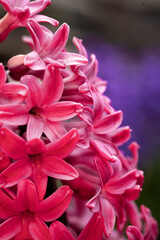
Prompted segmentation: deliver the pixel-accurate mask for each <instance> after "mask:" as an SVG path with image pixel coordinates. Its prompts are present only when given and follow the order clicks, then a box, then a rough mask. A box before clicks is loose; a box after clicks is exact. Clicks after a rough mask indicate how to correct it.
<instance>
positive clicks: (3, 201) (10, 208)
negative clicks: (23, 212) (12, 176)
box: [0, 189, 17, 219]
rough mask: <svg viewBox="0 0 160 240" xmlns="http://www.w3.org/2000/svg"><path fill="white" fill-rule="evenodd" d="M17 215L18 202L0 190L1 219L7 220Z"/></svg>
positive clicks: (3, 190)
mask: <svg viewBox="0 0 160 240" xmlns="http://www.w3.org/2000/svg"><path fill="white" fill-rule="evenodd" d="M15 215H17V209H16V201H15V199H14V198H13V197H12V196H10V195H9V194H8V192H7V191H5V189H0V218H2V219H7V218H10V217H12V216H15Z"/></svg>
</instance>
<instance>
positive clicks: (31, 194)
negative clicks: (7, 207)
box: [17, 179, 39, 212]
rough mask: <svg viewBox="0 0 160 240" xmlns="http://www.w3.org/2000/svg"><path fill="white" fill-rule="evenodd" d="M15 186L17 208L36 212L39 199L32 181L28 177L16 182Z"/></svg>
mask: <svg viewBox="0 0 160 240" xmlns="http://www.w3.org/2000/svg"><path fill="white" fill-rule="evenodd" d="M17 188H18V191H17V206H18V208H19V210H20V211H26V210H30V211H31V212H36V211H37V208H38V203H39V199H38V195H37V191H36V187H35V185H34V184H33V182H31V181H30V180H29V179H23V180H21V181H20V182H19V183H18V186H17Z"/></svg>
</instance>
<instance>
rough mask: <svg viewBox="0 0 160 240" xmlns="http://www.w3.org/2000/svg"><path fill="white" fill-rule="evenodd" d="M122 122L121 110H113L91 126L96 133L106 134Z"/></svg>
mask: <svg viewBox="0 0 160 240" xmlns="http://www.w3.org/2000/svg"><path fill="white" fill-rule="evenodd" d="M121 122H122V112H121V111H118V112H114V113H111V114H109V115H108V116H107V117H105V118H102V119H100V120H97V121H96V122H95V123H94V124H93V126H94V129H95V133H96V134H106V133H108V132H110V131H112V130H114V129H116V128H117V127H119V126H120V124H121Z"/></svg>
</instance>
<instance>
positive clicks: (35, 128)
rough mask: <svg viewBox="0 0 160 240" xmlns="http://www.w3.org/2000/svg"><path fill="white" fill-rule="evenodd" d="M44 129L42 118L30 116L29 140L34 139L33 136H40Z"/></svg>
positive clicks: (28, 125)
mask: <svg viewBox="0 0 160 240" xmlns="http://www.w3.org/2000/svg"><path fill="white" fill-rule="evenodd" d="M43 131H44V122H43V120H42V119H41V118H38V117H36V116H35V117H34V116H32V115H30V116H29V121H28V124H27V140H28V141H29V140H32V139H33V138H40V137H41V136H42V133H43Z"/></svg>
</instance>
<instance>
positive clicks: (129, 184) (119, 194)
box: [87, 158, 143, 237]
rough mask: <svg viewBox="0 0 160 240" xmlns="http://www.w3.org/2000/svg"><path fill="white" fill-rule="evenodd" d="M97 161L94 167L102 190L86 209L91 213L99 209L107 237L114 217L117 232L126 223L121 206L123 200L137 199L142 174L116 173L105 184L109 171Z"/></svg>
mask: <svg viewBox="0 0 160 240" xmlns="http://www.w3.org/2000/svg"><path fill="white" fill-rule="evenodd" d="M98 161H99V158H96V165H97V170H98V172H99V176H100V179H101V184H102V189H99V191H97V194H96V195H95V196H94V197H93V198H92V199H90V200H89V201H88V203H87V207H89V208H90V209H91V210H92V211H95V210H94V209H96V211H97V209H100V211H101V213H102V215H103V216H104V221H105V230H104V232H105V235H106V237H109V236H110V234H111V232H112V231H113V229H114V226H115V221H116V216H117V228H118V230H122V227H123V226H124V224H125V223H126V214H125V209H124V208H122V207H121V205H122V204H124V202H125V200H128V199H129V200H130V201H131V200H135V198H136V197H137V191H138V192H139V191H141V186H142V180H143V172H142V171H139V170H137V169H133V170H132V171H129V172H127V173H126V174H122V176H121V175H119V173H118V172H117V173H116V174H113V175H112V177H110V179H108V180H107V182H106V183H105V182H104V180H105V179H106V173H107V172H109V169H108V170H107V166H105V163H103V165H102V162H101V161H100V162H98ZM105 168H106V169H105ZM115 170H116V168H115ZM105 171H106V172H105ZM118 171H120V170H118ZM120 172H121V171H120ZM137 185H138V186H139V187H138V190H137V191H135V187H137ZM125 194H128V195H130V198H129V196H128V195H127V197H126V199H125ZM108 216H109V217H108Z"/></svg>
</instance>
